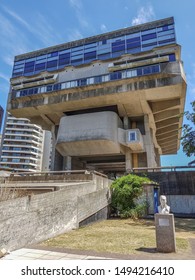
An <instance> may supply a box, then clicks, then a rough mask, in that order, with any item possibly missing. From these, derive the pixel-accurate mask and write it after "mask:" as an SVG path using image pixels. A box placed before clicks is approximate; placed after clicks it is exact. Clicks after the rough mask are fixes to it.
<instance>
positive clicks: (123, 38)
mask: <svg viewBox="0 0 195 280" xmlns="http://www.w3.org/2000/svg"><path fill="white" fill-rule="evenodd" d="M185 94H186V78H185V73H184V70H183V63H182V61H181V47H180V45H178V44H177V43H176V36H175V29H174V19H173V18H172V17H171V18H167V19H162V20H158V21H154V22H150V23H146V24H142V25H138V26H134V27H128V28H124V29H120V30H116V31H113V32H108V33H105V34H101V35H97V36H93V37H89V38H85V39H81V40H77V41H74V42H69V43H65V44H61V45H57V46H53V47H49V48H45V49H41V50H38V51H34V52H30V53H26V54H22V55H19V56H16V57H15V61H14V68H13V75H12V78H11V90H10V94H9V103H8V110H9V111H10V112H11V114H13V115H14V116H15V117H21V116H23V117H26V118H28V119H30V120H31V122H32V123H36V124H39V125H41V126H42V128H43V129H48V130H51V131H52V133H53V139H54V142H53V143H54V144H53V151H55V152H53V156H52V168H53V169H54V170H63V169H82V168H89V169H96V170H99V171H103V172H113V171H116V172H124V171H127V170H129V169H131V168H133V167H156V166H160V155H162V154H163V155H166V154H175V153H177V150H178V149H179V146H180V141H179V138H180V129H179V128H180V127H181V125H182V118H181V117H180V115H181V113H182V112H183V110H184V103H185Z"/></svg>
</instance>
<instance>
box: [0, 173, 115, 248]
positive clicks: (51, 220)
mask: <svg viewBox="0 0 195 280" xmlns="http://www.w3.org/2000/svg"><path fill="white" fill-rule="evenodd" d="M96 177H97V176H95V177H94V180H93V181H91V182H88V183H82V184H76V185H74V186H73V185H71V186H66V187H64V188H62V189H61V190H58V191H54V192H50V193H44V194H39V195H32V196H27V197H23V198H17V199H14V200H8V201H4V202H0V213H1V216H0V248H5V249H6V250H10V251H12V250H15V249H17V248H21V247H24V246H26V245H30V244H36V243H38V242H41V241H43V240H46V239H48V238H51V237H54V236H56V235H58V234H61V233H64V232H66V231H69V230H71V229H74V228H77V227H78V226H79V223H80V222H82V220H84V219H86V218H88V217H90V216H92V215H94V214H95V213H97V212H98V211H101V209H104V208H105V207H107V206H108V204H109V202H110V191H109V185H110V182H109V180H107V183H106V180H105V178H102V179H100V180H98V179H97V178H96ZM97 181H99V185H98V184H97V185H96V184H95V182H96V183H97Z"/></svg>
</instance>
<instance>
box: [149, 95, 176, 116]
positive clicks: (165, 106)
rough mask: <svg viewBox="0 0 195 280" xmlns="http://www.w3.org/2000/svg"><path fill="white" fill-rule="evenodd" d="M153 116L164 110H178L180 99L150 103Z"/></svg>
mask: <svg viewBox="0 0 195 280" xmlns="http://www.w3.org/2000/svg"><path fill="white" fill-rule="evenodd" d="M150 106H151V108H152V111H153V114H156V113H159V112H163V111H165V110H170V108H173V109H174V108H178V107H179V106H180V99H179V98H177V99H172V100H165V101H158V102H151V104H150Z"/></svg>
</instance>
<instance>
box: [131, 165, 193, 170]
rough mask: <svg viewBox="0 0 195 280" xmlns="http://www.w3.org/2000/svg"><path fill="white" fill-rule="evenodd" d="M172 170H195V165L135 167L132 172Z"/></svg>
mask: <svg viewBox="0 0 195 280" xmlns="http://www.w3.org/2000/svg"><path fill="white" fill-rule="evenodd" d="M166 169H170V171H176V170H178V169H195V165H194V166H193V165H192V166H188V165H187V166H159V167H136V168H135V167H134V168H132V169H131V170H130V172H135V171H137V172H138V171H149V172H155V171H161V170H166Z"/></svg>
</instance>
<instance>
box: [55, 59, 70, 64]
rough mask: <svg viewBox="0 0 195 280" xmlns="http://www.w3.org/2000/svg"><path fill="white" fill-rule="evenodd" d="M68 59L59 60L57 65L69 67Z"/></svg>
mask: <svg viewBox="0 0 195 280" xmlns="http://www.w3.org/2000/svg"><path fill="white" fill-rule="evenodd" d="M69 64H70V59H60V60H59V63H58V65H69Z"/></svg>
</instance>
